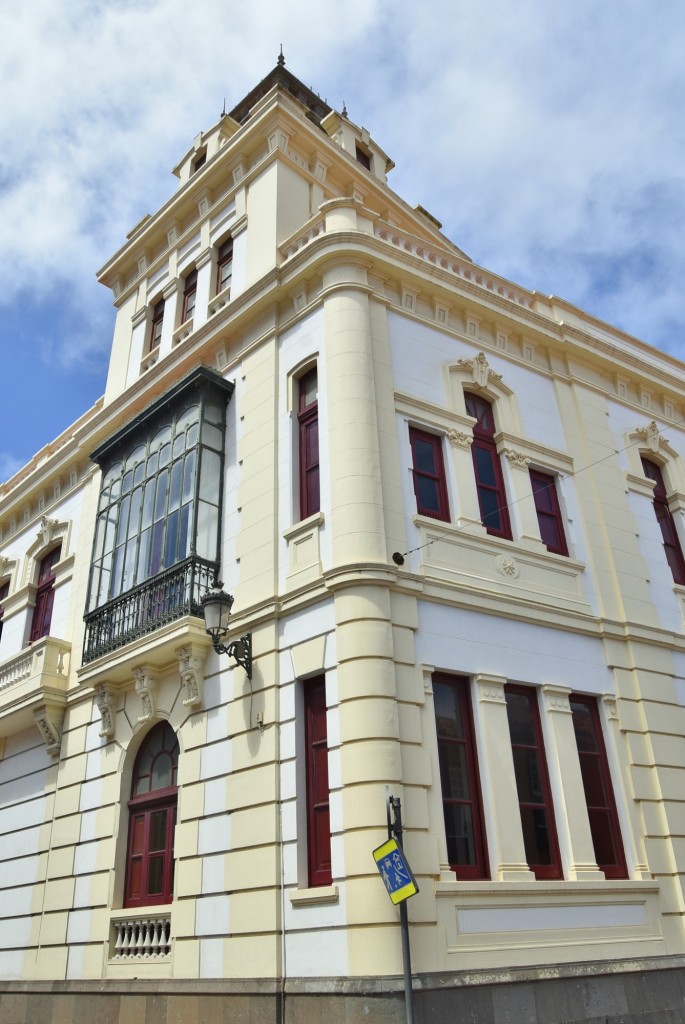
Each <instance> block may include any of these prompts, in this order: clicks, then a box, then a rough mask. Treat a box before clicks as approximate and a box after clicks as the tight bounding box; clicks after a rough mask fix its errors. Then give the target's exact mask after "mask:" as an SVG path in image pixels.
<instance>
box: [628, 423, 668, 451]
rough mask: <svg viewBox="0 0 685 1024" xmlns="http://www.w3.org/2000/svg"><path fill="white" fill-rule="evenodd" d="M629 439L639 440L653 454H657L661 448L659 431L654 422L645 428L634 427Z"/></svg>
mask: <svg viewBox="0 0 685 1024" xmlns="http://www.w3.org/2000/svg"><path fill="white" fill-rule="evenodd" d="M631 437H638V438H640V440H642V441H644V443H645V444H646V445H647V447H648V448H649V449H651V451H653V452H658V451H659V448H660V447H661V431H660V430H659V427H658V426H657V424H656V422H655V421H654V420H652V422H651V423H650V424H649V426H647V427H636V429H635V430H634V431H633V433H632V434H631Z"/></svg>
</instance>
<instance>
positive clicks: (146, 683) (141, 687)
mask: <svg viewBox="0 0 685 1024" xmlns="http://www.w3.org/2000/svg"><path fill="white" fill-rule="evenodd" d="M133 677H134V679H135V682H136V693H137V694H138V696H139V698H140V703H141V706H142V708H141V714H140V715H139V716H138V721H139V722H149V721H150V720H151V719H153V718H154V717H155V690H156V689H157V682H158V678H159V677H158V675H157V672H155V670H154V669H152V668H150V666H149V665H141V666H140V667H139V668H135V669H134V670H133Z"/></svg>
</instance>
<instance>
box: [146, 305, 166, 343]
mask: <svg viewBox="0 0 685 1024" xmlns="http://www.w3.org/2000/svg"><path fill="white" fill-rule="evenodd" d="M163 323H164V299H160V300H159V302H157V303H156V304H155V307H154V309H153V310H152V324H151V327H150V344H149V346H148V350H149V351H150V352H152V351H154V349H156V348H159V343H160V342H161V340H162V324H163Z"/></svg>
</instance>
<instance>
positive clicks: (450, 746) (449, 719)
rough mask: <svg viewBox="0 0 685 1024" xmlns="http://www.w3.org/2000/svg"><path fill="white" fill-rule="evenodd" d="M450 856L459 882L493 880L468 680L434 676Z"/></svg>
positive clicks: (448, 853)
mask: <svg viewBox="0 0 685 1024" xmlns="http://www.w3.org/2000/svg"><path fill="white" fill-rule="evenodd" d="M433 699H434V704H435V725H436V730H437V736H438V760H439V762H440V782H441V785H442V806H443V811H444V815H445V834H446V837H447V856H448V858H449V862H450V866H451V867H452V868H453V870H454V871H455V872H456V875H457V878H460V879H481V878H488V877H489V874H488V868H487V856H486V846H485V829H484V825H483V811H482V803H481V796H480V781H479V776H478V760H477V758H476V746H475V741H474V736H473V721H472V717H471V701H470V698H469V683H468V679H465V678H463V677H462V676H447V675H437V674H436V675H434V676H433Z"/></svg>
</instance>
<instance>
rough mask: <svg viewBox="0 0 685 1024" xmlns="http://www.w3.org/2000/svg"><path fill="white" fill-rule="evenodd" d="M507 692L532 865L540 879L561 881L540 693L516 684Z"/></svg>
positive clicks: (507, 687) (522, 815) (530, 864)
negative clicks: (541, 718) (539, 698)
mask: <svg viewBox="0 0 685 1024" xmlns="http://www.w3.org/2000/svg"><path fill="white" fill-rule="evenodd" d="M504 693H505V696H506V701H507V716H508V718H509V732H510V735H511V749H512V752H513V755H514V772H515V774H516V788H517V790H518V798H519V808H520V811H521V825H522V827H523V841H524V845H525V850H526V859H527V861H528V866H529V867H530V869H531V871H533V872H534V874H535V877H536V878H561V877H562V872H561V857H560V855H559V843H558V841H557V831H556V825H555V822H554V806H553V804H552V793H551V790H550V785H549V776H548V774H547V762H546V760H545V747H544V743H543V740H542V728H541V726H540V712H539V710H538V702H537V694H536V692H535V690H532V689H531V688H530V687H527V686H514V685H512V684H508V685H507V686H505V688H504Z"/></svg>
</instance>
